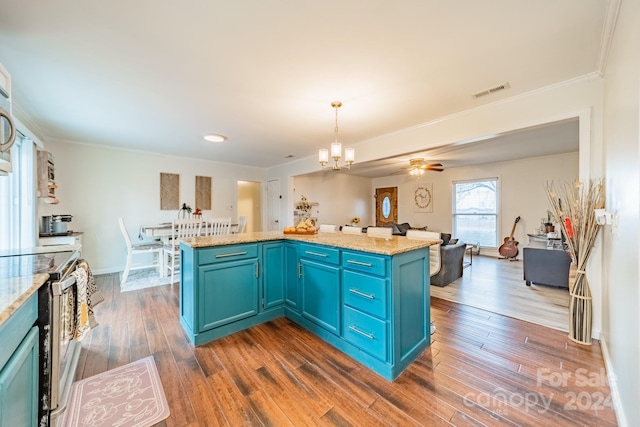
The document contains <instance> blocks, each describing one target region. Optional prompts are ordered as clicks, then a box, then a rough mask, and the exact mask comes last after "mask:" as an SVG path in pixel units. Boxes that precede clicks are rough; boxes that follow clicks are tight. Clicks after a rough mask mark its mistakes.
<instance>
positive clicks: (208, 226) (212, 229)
mask: <svg viewBox="0 0 640 427" xmlns="http://www.w3.org/2000/svg"><path fill="white" fill-rule="evenodd" d="M202 234H203V235H205V236H217V235H220V234H231V217H228V218H207V219H206V220H205V224H204V231H203V233H202Z"/></svg>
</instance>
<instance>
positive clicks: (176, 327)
mask: <svg viewBox="0 0 640 427" xmlns="http://www.w3.org/2000/svg"><path fill="white" fill-rule="evenodd" d="M481 262H482V261H478V264H477V265H480V263H481ZM494 262H497V260H494ZM514 264H516V263H505V262H503V263H497V264H496V265H495V266H494V267H495V268H494V273H493V279H491V277H490V275H489V273H488V272H487V271H486V270H488V269H489V267H488V266H485V267H483V268H477V269H475V270H473V273H474V274H475V273H476V272H477V277H478V280H477V282H474V284H475V283H477V286H478V288H479V289H484V290H485V291H486V289H489V288H488V287H491V286H494V287H496V286H500V285H504V284H505V283H514V282H519V281H521V278H520V277H519V274H520V273H519V270H518V269H521V265H520V266H519V265H514ZM473 267H476V258H475V257H474V264H473ZM465 275H467V276H469V277H467V280H468V279H469V278H470V277H471V276H472V274H471V270H470V269H469V268H467V269H465ZM491 280H493V281H494V282H496V283H494V284H491V283H490V282H491ZM96 281H97V284H98V286H99V288H100V289H101V291H103V294H105V301H104V302H103V303H102V304H100V305H98V306H97V307H96V316H97V318H98V322H99V323H100V326H99V327H98V328H96V329H94V330H93V331H92V332H91V333H90V334H89V336H87V337H86V338H85V340H84V341H83V342H82V352H81V360H80V368H79V372H78V373H77V378H87V377H89V376H91V375H94V374H97V373H100V372H104V371H105V370H107V369H110V368H112V367H115V366H117V365H121V364H123V363H125V362H126V361H127V360H128V361H133V360H136V359H137V358H140V357H142V356H143V355H148V354H152V355H153V356H154V360H155V361H156V366H157V367H158V371H159V373H160V378H161V381H162V384H163V388H164V390H165V395H166V397H167V401H168V403H169V406H170V410H171V414H170V416H169V418H167V419H166V420H165V421H163V422H162V423H160V424H159V425H166V426H193V427H195V426H210V425H212V426H217V425H225V426H226V425H229V426H236V425H256V426H263V425H264V426H280V425H296V426H298V425H305V426H306V425H331V426H335V425H341V426H342V425H350V426H352V425H353V426H359V425H380V426H382V425H385V426H388V425H456V426H481V425H482V426H500V425H504V426H514V425H542V424H553V425H560V426H565V425H567V426H573V425H576V426H577V425H581V426H583V425H586V426H613V425H616V418H615V413H614V411H613V409H612V408H610V407H608V406H607V407H603V408H595V409H594V408H584V407H576V408H572V407H571V403H574V404H575V403H576V402H572V398H571V396H572V395H571V393H574V394H575V395H576V396H577V395H578V394H579V393H587V394H588V396H590V397H596V396H599V395H602V396H603V397H606V396H610V393H611V392H610V389H609V387H608V384H594V385H592V386H591V385H584V384H581V382H580V380H579V378H577V375H576V373H577V372H582V371H578V370H580V369H582V370H584V372H585V373H587V374H588V373H593V374H594V375H595V374H598V373H600V372H601V371H600V370H601V369H604V361H603V358H602V354H601V349H600V347H599V345H598V343H597V342H594V345H593V346H581V345H578V344H575V343H573V342H571V341H570V340H569V339H568V338H567V335H566V332H563V331H560V330H556V329H550V328H547V327H543V326H540V325H537V324H533V323H529V322H525V321H522V320H518V319H515V318H512V317H509V316H505V315H503V314H497V313H493V312H489V311H486V310H483V309H482V308H478V307H472V306H468V305H463V304H456V303H453V302H450V301H446V300H443V299H439V298H432V300H431V301H432V302H431V317H432V320H433V321H434V322H435V324H436V326H437V332H436V333H435V334H434V335H432V343H433V344H432V345H431V347H430V348H428V349H427V350H425V351H424V352H423V353H422V354H420V356H419V357H418V359H417V360H416V361H415V362H414V363H412V364H411V365H410V366H409V367H408V368H407V370H406V371H405V372H404V373H403V374H402V375H400V376H399V377H398V379H396V381H393V382H389V381H387V380H385V379H384V378H382V377H380V376H378V375H377V374H374V373H373V372H371V371H370V370H369V369H367V368H366V367H364V366H362V365H361V364H359V363H358V362H356V361H354V360H353V359H352V358H350V357H348V356H346V355H345V354H343V353H342V352H340V351H338V350H337V349H335V348H334V347H332V346H331V345H329V344H327V343H325V342H324V341H322V340H320V339H319V338H317V337H316V336H314V335H313V334H311V333H309V332H308V331H306V330H305V329H303V328H301V327H300V326H298V325H296V324H294V323H293V322H291V321H290V320H288V319H285V318H279V319H275V320H273V321H270V322H267V323H265V324H262V325H258V326H256V327H253V328H250V329H248V330H246V331H241V332H238V333H236V334H233V335H231V336H229V337H226V338H222V339H219V340H216V341H214V342H212V343H209V344H206V345H203V346H199V347H196V348H194V347H193V346H192V345H191V344H190V343H189V341H188V339H187V335H186V333H185V332H184V330H183V329H182V327H181V325H180V323H179V317H178V312H179V311H178V310H179V301H178V295H179V284H174V285H172V286H171V285H165V286H159V287H156V288H149V289H143V290H139V291H132V292H125V293H121V292H120V289H119V278H118V275H117V274H111V275H104V276H97V277H96ZM431 288H432V289H433V287H431ZM443 289H445V290H446V288H443ZM518 291H519V292H521V291H522V290H518ZM469 292H470V291H469ZM525 292H526V289H525ZM536 292H537V291H536ZM494 295H495V293H494ZM467 297H468V298H470V297H469V296H467ZM518 301H519V302H520V300H518ZM534 311H535V310H534ZM541 373H544V374H545V375H547V376H546V377H544V378H542V379H541V375H542V374H541ZM558 375H569V379H568V381H566V384H565V383H562V384H553V383H552V382H553V381H551V380H552V379H553V378H555V377H554V376H558ZM600 375H601V376H603V377H606V373H602V374H600ZM543 376H544V375H543ZM605 380H606V378H605ZM500 393H502V394H500ZM567 393H569V394H567ZM527 395H528V396H529V397H530V398H532V396H534V395H537V396H542V397H544V398H545V399H546V398H548V399H550V403H549V406H548V408H544V407H543V406H541V405H540V404H538V405H533V406H531V407H529V408H527V407H526V406H524V403H522V402H521V401H520V400H518V399H519V398H521V397H523V396H525V397H526V396H527ZM501 399H502V400H501ZM505 399H506V401H505ZM574 400H575V399H574ZM574 406H575V405H574ZM541 408H542V409H546V412H544V413H539V412H538V411H539V410H540V409H541Z"/></svg>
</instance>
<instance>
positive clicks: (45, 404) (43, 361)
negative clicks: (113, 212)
mask: <svg viewBox="0 0 640 427" xmlns="http://www.w3.org/2000/svg"><path fill="white" fill-rule="evenodd" d="M78 258H79V252H77V251H64V250H62V251H58V252H55V249H50V250H49V251H48V252H42V251H39V250H34V251H23V252H21V253H13V254H9V255H7V256H0V275H1V276H3V277H15V276H25V275H30V274H37V273H48V274H49V280H48V281H47V283H46V284H45V285H43V286H42V287H41V288H40V290H39V292H38V320H37V325H38V328H39V335H40V339H39V347H40V381H39V383H40V396H41V399H40V408H39V411H38V416H39V420H40V424H39V425H40V427H45V426H48V425H55V420H56V418H57V417H58V416H59V415H60V414H61V413H62V411H64V409H65V408H66V404H67V400H68V398H69V392H70V390H71V384H72V382H73V379H74V376H75V371H76V367H77V364H78V360H79V357H80V350H81V345H80V343H79V342H78V341H74V340H67V339H66V338H65V337H64V334H63V331H64V328H65V323H64V322H65V319H66V320H68V319H72V318H74V315H75V313H70V312H69V311H70V310H71V311H73V306H72V305H70V304H69V300H74V299H75V291H76V287H75V286H74V284H75V278H74V276H73V275H72V274H71V273H72V272H73V271H74V270H75V268H76V264H77V263H78Z"/></svg>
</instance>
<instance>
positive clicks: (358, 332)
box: [349, 325, 373, 340]
mask: <svg viewBox="0 0 640 427" xmlns="http://www.w3.org/2000/svg"><path fill="white" fill-rule="evenodd" d="M349 329H351V330H352V331H353V332H355V333H356V334H360V335H362V336H363V337H367V338H369V339H370V340H372V339H373V334H368V333H366V332H364V331H361V330H360V329H358V328H356V327H355V326H353V325H352V326H349Z"/></svg>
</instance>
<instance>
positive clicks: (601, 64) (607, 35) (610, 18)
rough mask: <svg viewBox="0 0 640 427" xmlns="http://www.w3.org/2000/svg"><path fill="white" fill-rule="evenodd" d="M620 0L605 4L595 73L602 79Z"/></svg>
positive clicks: (610, 0) (612, 0)
mask: <svg viewBox="0 0 640 427" xmlns="http://www.w3.org/2000/svg"><path fill="white" fill-rule="evenodd" d="M621 2H622V0H609V2H608V3H607V12H606V14H605V17H604V25H603V26H602V37H601V39H600V53H599V54H598V63H597V68H596V72H597V73H598V74H599V75H600V76H601V77H602V76H604V72H605V69H606V67H607V60H608V58H609V51H610V50H611V43H612V41H613V36H614V34H615V29H616V24H617V22H618V15H619V13H620V3H621Z"/></svg>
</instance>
